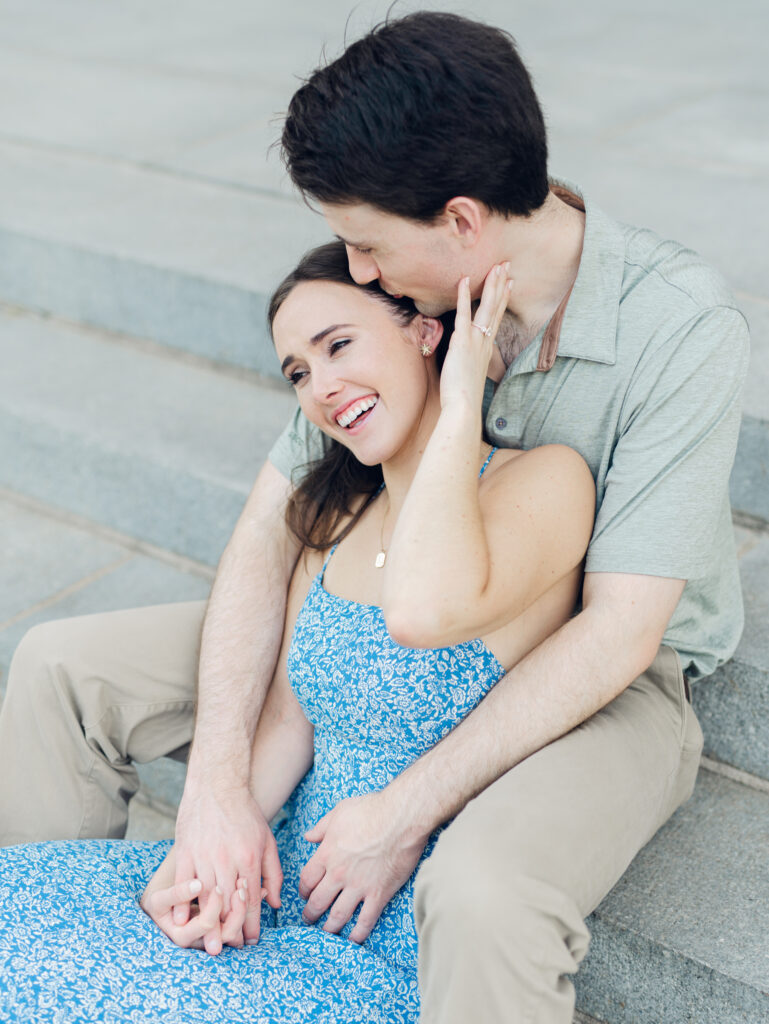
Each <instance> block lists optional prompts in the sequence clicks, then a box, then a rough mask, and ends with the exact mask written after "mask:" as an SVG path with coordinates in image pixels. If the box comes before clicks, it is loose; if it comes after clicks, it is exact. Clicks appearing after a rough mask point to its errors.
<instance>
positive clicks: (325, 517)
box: [267, 242, 445, 551]
mask: <svg viewBox="0 0 769 1024" xmlns="http://www.w3.org/2000/svg"><path fill="white" fill-rule="evenodd" d="M304 281H332V282H334V283H336V284H346V285H350V286H352V287H353V288H360V289H361V290H362V291H365V292H369V293H370V294H371V295H372V297H374V298H375V299H377V300H378V301H381V302H384V303H385V304H386V305H387V306H388V308H389V309H390V311H391V313H392V315H393V316H394V317H395V318H396V319H397V320H398V321H399V323H401V324H403V326H404V327H405V326H407V325H408V324H410V323H411V321H412V320H413V319H414V317H415V316H416V315H417V312H418V311H417V308H416V306H415V305H414V303H413V302H412V301H411V299H407V298H401V299H396V298H394V297H393V296H392V295H388V294H387V292H384V291H382V289H381V288H380V287H379V285H378V284H377V283H376V282H371V283H369V284H363V285H360V284H357V283H356V282H355V281H354V280H353V279H352V277H350V269H349V266H348V263H347V251H346V249H345V246H344V243H343V242H329V243H327V244H326V245H320V246H318V247H317V248H316V249H311V250H310V251H309V252H308V253H306V254H305V255H304V256H303V257H302V259H301V260H300V262H299V264H298V266H297V267H296V269H294V270H293V271H292V272H291V273H290V274H289V275H288V276H287V277H286V278H285V279H284V280H283V281H281V283H280V284H279V285H278V287H277V288H276V289H275V292H274V293H273V296H272V298H271V299H270V304H269V306H268V309H267V319H268V322H269V325H270V330H272V325H273V321H274V320H275V317H276V315H277V312H278V310H279V309H280V307H281V306H282V305H283V303H284V302H285V301H286V299H287V298H288V296H289V295H290V294H291V292H292V291H293V290H294V288H295V287H296V286H297V285H298V284H301V283H302V282H304ZM444 330H445V324H444ZM324 440H325V454H324V455H323V456H322V457H321V458H319V459H317V460H315V461H314V462H311V463H308V464H307V465H304V466H300V467H298V468H297V469H296V470H295V471H294V473H295V476H296V478H297V479H296V480H295V481H294V483H295V485H296V486H295V488H294V491H293V493H292V495H291V497H290V499H289V502H288V506H287V508H286V522H287V524H288V527H289V529H290V530H291V532H292V533H293V534H294V536H295V537H296V538H297V539H298V540H299V542H300V543H301V544H303V545H304V546H305V547H308V548H315V549H316V550H320V551H322V550H325V549H326V548H328V547H330V546H331V545H332V544H336V543H337V542H338V541H340V540H341V539H342V538H343V537H345V536H346V535H347V534H348V533H349V531H350V530H351V529H352V528H353V526H354V525H355V523H356V522H357V521H358V519H359V518H360V517H361V515H362V514H363V512H364V511H365V509H366V508H367V507H368V505H369V503H370V502H371V501H372V500H373V499H374V498H375V497H376V495H377V493H378V492H379V488H380V487H381V485H382V467H381V466H379V465H377V466H364V465H363V463H362V462H359V461H358V460H357V459H356V458H355V456H354V455H353V454H352V452H351V451H350V449H349V448H345V446H344V445H343V444H341V443H340V442H339V441H335V440H333V439H331V438H328V437H327V438H325V439H324ZM356 499H362V500H356ZM345 520H347V522H346V523H345V525H344V527H343V528H340V527H341V524H342V523H343V522H345Z"/></svg>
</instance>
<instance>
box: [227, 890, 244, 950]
mask: <svg viewBox="0 0 769 1024" xmlns="http://www.w3.org/2000/svg"><path fill="white" fill-rule="evenodd" d="M247 901H248V896H247V895H246V891H245V889H244V888H243V886H242V885H240V884H238V887H237V889H236V890H235V892H234V893H233V894H232V898H231V899H230V909H229V912H228V913H227V916H226V917H225V919H224V922H223V923H222V935H221V938H222V945H224V946H234V947H235V948H236V949H240V947H241V946H242V945H243V924H244V922H245V920H246V907H247Z"/></svg>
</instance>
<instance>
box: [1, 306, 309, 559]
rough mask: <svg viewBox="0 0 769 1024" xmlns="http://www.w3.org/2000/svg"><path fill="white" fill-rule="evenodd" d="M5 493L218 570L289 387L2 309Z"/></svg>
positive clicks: (285, 407)
mask: <svg viewBox="0 0 769 1024" xmlns="http://www.w3.org/2000/svg"><path fill="white" fill-rule="evenodd" d="M0 360H1V361H2V366H3V388H2V392H1V393H0V448H2V451H3V458H2V460H1V461H0V486H3V487H6V488H8V489H9V490H11V491H13V492H16V493H19V494H22V495H27V496H29V497H31V498H35V499H37V500H39V501H43V502H46V503H48V504H50V505H53V506H56V507H59V508H63V509H66V510H68V511H70V512H73V513H75V514H78V515H82V516H85V517H87V518H88V519H92V520H95V521H97V522H99V523H102V524H104V525H106V526H109V527H112V528H114V529H117V530H120V531H122V532H124V533H126V534H129V535H131V536H133V537H136V538H138V539H140V540H143V541H146V542H148V543H151V544H155V545H157V546H159V547H161V548H164V549H166V550H168V551H172V552H175V553H178V554H181V555H184V556H187V557H189V558H191V559H194V560H196V561H198V562H204V563H207V564H208V565H212V566H213V565H216V563H217V562H218V560H219V556H220V554H221V551H222V549H223V547H224V545H225V543H226V541H227V539H228V537H229V536H230V534H231V532H232V528H233V526H234V524H235V520H236V519H237V517H238V515H239V513H240V510H241V508H242V506H243V502H244V500H245V497H246V495H247V494H248V492H249V490H250V488H251V485H252V484H253V481H254V479H255V477H256V474H257V471H258V469H259V466H260V465H261V463H262V462H263V460H264V458H265V456H266V454H267V452H268V451H269V448H270V445H271V444H272V441H273V440H274V438H275V437H277V435H278V434H279V433H280V431H281V430H282V428H283V427H284V425H285V423H286V422H287V420H288V418H289V416H290V413H291V411H292V409H293V408H294V401H295V400H294V397H293V395H292V394H290V393H289V391H288V389H287V388H286V387H285V385H279V384H277V383H270V382H269V381H265V380H262V379H259V378H257V377H256V375H254V374H251V375H248V374H245V373H243V374H242V375H241V376H240V377H238V376H235V375H233V374H228V373H223V372H217V371H216V370H215V369H212V368H211V367H209V366H206V365H194V364H193V363H191V362H190V360H188V359H179V358H174V357H173V356H171V355H170V354H169V352H168V351H167V350H165V349H163V348H162V347H161V346H156V347H149V346H140V345H136V344H132V343H130V342H128V341H126V340H125V339H120V338H116V337H115V336H112V335H108V334H106V333H105V332H102V331H96V330H92V329H86V328H83V327H79V326H74V325H69V324H63V323H61V322H54V321H51V320H45V319H42V318H40V317H37V316H33V315H30V314H23V313H13V312H8V311H5V312H2V311H0Z"/></svg>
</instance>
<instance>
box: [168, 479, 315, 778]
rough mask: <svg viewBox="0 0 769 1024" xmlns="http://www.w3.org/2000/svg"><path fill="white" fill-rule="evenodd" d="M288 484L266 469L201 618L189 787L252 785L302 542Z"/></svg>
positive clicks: (226, 554) (229, 545)
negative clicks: (256, 742)
mask: <svg viewBox="0 0 769 1024" xmlns="http://www.w3.org/2000/svg"><path fill="white" fill-rule="evenodd" d="M286 493H287V483H286V481H285V480H284V478H283V477H282V476H281V475H280V474H279V473H278V472H277V471H276V470H275V469H273V468H272V467H271V466H270V465H269V464H268V465H267V466H266V467H265V469H263V470H262V473H261V474H260V477H259V480H258V481H257V484H256V486H255V487H254V490H253V492H252V494H251V496H250V498H249V500H248V503H247V505H246V508H245V510H244V512H243V515H242V516H241V519H240V521H239V522H238V525H237V527H236V529H235V532H234V533H233V536H232V538H231V540H230V543H229V544H228V545H227V548H226V550H225V552H224V555H223V556H222V559H221V562H220V564H219V569H218V572H217V576H216V582H215V583H214V587H213V590H212V593H211V598H210V601H209V606H208V611H207V613H206V618H205V621H204V624H203V633H202V637H201V651H200V669H199V681H198V700H197V717H196V724H195V736H194V740H193V744H192V751H191V754H190V761H189V768H188V788H189V789H192V790H194V789H195V788H196V787H197V786H199V785H202V784H203V780H204V779H205V785H206V786H207V787H209V788H214V789H217V788H235V787H245V786H247V785H248V780H249V768H250V758H251V743H252V740H253V737H254V733H255V730H256V723H257V721H258V719H259V713H260V711H261V708H262V704H263V702H264V698H265V695H266V693H267V689H268V687H269V684H270V681H271V679H272V675H273V671H274V669H275V664H276V661H277V657H278V652H279V650H280V642H281V637H282V632H283V622H284V617H285V606H286V592H287V589H288V583H289V580H290V577H291V573H292V570H293V566H294V562H295V560H296V552H297V547H296V545H295V544H293V542H291V540H290V539H289V538H287V537H286V534H285V527H284V524H283V507H284V499H285V494H286Z"/></svg>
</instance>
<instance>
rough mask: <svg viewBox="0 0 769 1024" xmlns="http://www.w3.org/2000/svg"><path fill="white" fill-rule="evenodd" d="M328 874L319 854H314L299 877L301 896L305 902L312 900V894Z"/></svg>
mask: <svg viewBox="0 0 769 1024" xmlns="http://www.w3.org/2000/svg"><path fill="white" fill-rule="evenodd" d="M325 873H326V868H325V866H324V864H323V863H322V862H321V860H320V858H319V857H318V855H317V854H314V855H313V856H312V857H310V859H309V860H308V861H307V863H306V864H305V866H304V867H303V868H302V873H301V875H300V876H299V895H300V896H301V897H302V899H303V900H307V899H309V898H310V893H311V892H312V891H313V889H314V888H315V886H316V885H317V884H318V883H319V882H320V880H321V879H322V878H323V876H324V875H325Z"/></svg>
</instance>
